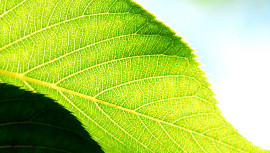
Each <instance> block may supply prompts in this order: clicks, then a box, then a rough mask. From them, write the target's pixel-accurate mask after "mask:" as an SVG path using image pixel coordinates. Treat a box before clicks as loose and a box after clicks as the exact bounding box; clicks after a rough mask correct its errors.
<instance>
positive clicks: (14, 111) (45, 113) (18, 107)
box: [0, 83, 103, 153]
mask: <svg viewBox="0 0 270 153" xmlns="http://www.w3.org/2000/svg"><path fill="white" fill-rule="evenodd" d="M0 103H1V107H0V135H1V137H0V152H1V153H3V152H7V153H11V152H12V153H15V152H20V153H21V152H26V153H30V152H35V153H38V152H55V153H58V152H59V153H62V152H80V153H89V152H92V153H97V152H103V151H102V150H101V147H100V146H99V145H98V144H97V143H96V142H95V141H94V140H93V139H91V137H90V136H89V134H88V132H87V131H85V129H84V128H83V127H82V125H81V123H80V122H79V121H78V120H77V119H76V118H75V117H74V116H73V115H71V114H70V112H69V111H67V110H66V109H64V108H63V107H62V106H61V105H59V104H57V103H56V102H55V101H54V100H52V99H50V98H47V97H44V96H43V95H40V94H35V93H32V92H29V91H25V90H22V89H19V88H18V87H14V86H11V85H6V84H2V83H1V84H0Z"/></svg>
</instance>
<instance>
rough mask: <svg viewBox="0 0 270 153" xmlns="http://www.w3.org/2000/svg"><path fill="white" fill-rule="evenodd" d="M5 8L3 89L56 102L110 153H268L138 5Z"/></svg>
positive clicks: (63, 0) (0, 43)
mask: <svg viewBox="0 0 270 153" xmlns="http://www.w3.org/2000/svg"><path fill="white" fill-rule="evenodd" d="M1 5H2V6H5V7H1V8H4V9H2V10H1V11H0V12H2V15H0V27H1V29H0V34H1V37H0V58H1V61H0V78H1V80H2V81H3V82H7V83H11V84H13V85H17V86H22V87H23V88H25V89H28V90H32V91H36V92H39V93H43V94H47V95H48V96H49V97H51V98H53V99H55V100H57V102H59V103H60V104H62V105H63V106H65V108H66V109H68V110H70V111H72V112H73V114H74V115H75V116H76V117H77V118H79V119H80V120H81V122H82V123H83V125H84V126H85V127H86V129H87V131H88V132H89V133H91V134H92V135H93V138H94V139H95V140H96V141H97V142H98V143H99V144H101V146H102V148H104V150H105V152H123V153H126V152H142V153H146V152H215V153H216V152H234V153H235V152H260V153H262V152H267V151H264V150H262V149H260V148H259V147H256V146H253V145H252V143H250V142H248V141H247V140H246V139H245V138H244V137H242V136H241V135H239V134H238V132H237V131H236V130H235V129H234V128H233V127H232V126H231V125H230V124H229V123H228V122H226V121H225V119H224V118H223V117H222V116H221V112H220V111H219V109H218V108H217V106H216V104H217V102H216V100H215V99H214V98H213V92H212V90H211V89H210V88H209V85H210V84H209V83H208V82H207V79H206V78H205V77H204V73H203V72H202V71H201V70H200V68H198V65H199V64H198V62H197V61H196V60H195V59H194V58H195V55H194V54H193V53H192V49H191V48H190V47H189V46H188V45H187V44H186V43H185V42H183V41H182V40H181V38H180V37H178V36H176V35H175V33H174V32H172V31H171V30H170V29H169V28H168V27H166V26H165V25H164V24H162V23H161V22H159V21H157V20H156V19H155V17H154V16H152V15H151V14H150V13H148V12H147V11H145V10H143V9H142V8H141V7H140V6H138V5H137V4H135V3H134V2H132V1H130V0H103V1H101V0H78V1H75V0H36V1H35V0H20V1H17V2H16V4H14V1H12V2H11V1H1V2H0V6H1ZM176 20H177V19H176Z"/></svg>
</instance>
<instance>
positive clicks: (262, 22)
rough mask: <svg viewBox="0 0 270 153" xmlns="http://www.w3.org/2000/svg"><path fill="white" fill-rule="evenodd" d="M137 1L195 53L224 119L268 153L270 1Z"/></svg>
mask: <svg viewBox="0 0 270 153" xmlns="http://www.w3.org/2000/svg"><path fill="white" fill-rule="evenodd" d="M135 1H136V2H138V3H139V4H141V5H142V6H143V7H144V8H145V9H147V10H149V11H150V12H151V13H153V14H154V15H155V16H156V17H157V18H158V19H159V20H160V21H163V22H164V23H165V24H166V25H168V26H169V27H171V28H172V29H173V30H174V31H175V32H177V35H179V36H181V37H183V38H184V40H185V41H186V42H188V43H189V44H190V46H191V47H192V48H193V49H195V53H196V54H197V55H198V58H197V59H198V61H199V62H200V63H201V64H202V66H201V68H202V69H203V70H204V71H205V72H206V73H207V77H208V78H209V82H210V83H211V84H212V87H211V88H212V89H213V90H214V92H215V93H216V96H215V97H216V99H217V100H218V101H219V104H218V106H219V108H220V109H221V111H222V114H223V116H224V117H225V118H226V119H227V120H228V121H229V122H230V123H231V124H232V125H233V126H234V128H236V129H237V130H238V131H239V133H240V134H242V135H243V136H244V137H246V138H247V139H248V140H249V141H251V142H253V143H254V144H255V145H257V146H260V147H261V148H263V149H268V150H270V130H269V129H270V121H269V118H270V99H269V96H270V89H269V87H270V1H269V0H226V1H225V0H135Z"/></svg>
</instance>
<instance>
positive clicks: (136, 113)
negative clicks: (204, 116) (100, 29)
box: [0, 69, 248, 153]
mask: <svg viewBox="0 0 270 153" xmlns="http://www.w3.org/2000/svg"><path fill="white" fill-rule="evenodd" d="M0 74H2V75H5V76H9V77H13V78H17V79H20V80H22V81H29V82H32V83H35V84H38V85H42V86H45V87H49V88H52V89H55V90H58V91H62V92H65V93H68V94H72V95H76V96H79V97H82V98H85V99H88V100H91V101H94V102H98V103H101V104H104V105H107V106H110V107H113V108H116V109H120V110H123V111H126V112H129V113H133V114H135V115H138V116H141V117H145V118H148V119H150V120H153V121H156V122H159V123H163V124H167V125H170V126H173V127H176V128H179V129H182V130H185V131H188V132H190V133H191V134H192V133H194V134H197V135H200V136H202V137H205V138H207V139H210V140H212V141H215V142H218V143H220V144H222V145H225V146H228V147H230V148H233V149H235V150H238V151H241V152H245V153H248V152H246V151H244V150H242V149H239V148H235V147H234V146H231V145H229V144H226V143H224V142H222V141H219V140H216V139H214V138H211V137H208V136H206V135H203V134H201V133H198V132H196V131H192V130H189V129H186V128H184V127H181V126H178V125H175V124H172V123H169V122H165V121H162V120H159V119H156V118H154V117H151V116H147V115H144V114H141V113H138V112H136V111H134V110H130V109H127V108H124V107H121V106H117V105H114V104H111V103H109V102H105V101H102V100H99V99H96V98H94V97H91V96H87V95H84V94H81V93H78V92H75V91H72V90H68V89H66V88H62V87H59V86H57V85H55V84H52V83H48V82H44V81H40V80H37V79H34V78H31V77H27V76H24V75H22V74H19V73H15V72H10V71H6V70H2V69H0Z"/></svg>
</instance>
